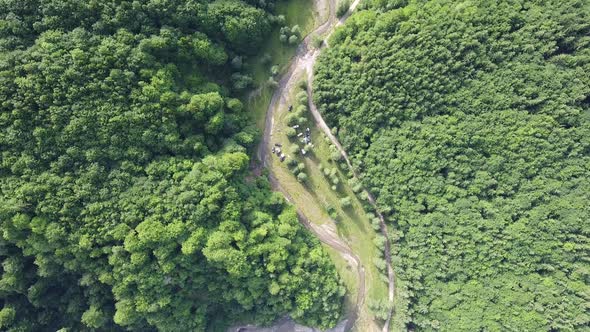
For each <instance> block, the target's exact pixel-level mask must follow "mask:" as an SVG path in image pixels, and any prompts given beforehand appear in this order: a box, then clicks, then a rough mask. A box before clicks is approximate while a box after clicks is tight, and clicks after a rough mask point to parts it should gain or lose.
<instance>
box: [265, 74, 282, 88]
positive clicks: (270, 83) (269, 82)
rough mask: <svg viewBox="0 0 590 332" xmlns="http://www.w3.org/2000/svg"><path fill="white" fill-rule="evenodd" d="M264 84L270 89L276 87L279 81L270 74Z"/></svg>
mask: <svg viewBox="0 0 590 332" xmlns="http://www.w3.org/2000/svg"><path fill="white" fill-rule="evenodd" d="M266 86H268V87H269V88H271V89H276V88H277V87H278V86H279V83H278V82H277V81H276V80H275V79H274V78H273V77H272V76H271V77H269V78H268V80H267V81H266Z"/></svg>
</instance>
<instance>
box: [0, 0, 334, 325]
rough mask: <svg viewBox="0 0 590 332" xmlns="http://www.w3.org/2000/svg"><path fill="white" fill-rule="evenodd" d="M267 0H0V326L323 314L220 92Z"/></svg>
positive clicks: (319, 288)
mask: <svg viewBox="0 0 590 332" xmlns="http://www.w3.org/2000/svg"><path fill="white" fill-rule="evenodd" d="M273 6H274V2H273V1H272V0H267V1H258V0H256V1H254V0H252V1H250V0H249V1H246V2H242V1H237V0H224V1H207V0H188V1H187V0H185V1H180V0H145V1H111V0H89V1H79V0H0V231H1V232H0V259H1V262H2V264H1V268H0V272H1V278H0V306H1V308H0V330H2V331H56V330H61V331H66V330H67V331H81V330H100V331H115V330H137V331H150V330H161V331H202V330H205V329H216V328H221V327H223V326H224V325H225V324H229V323H231V322H235V321H237V320H244V321H248V322H257V323H268V322H269V321H271V320H273V319H275V318H278V317H280V316H281V315H284V314H290V315H291V316H292V317H294V318H295V319H296V320H298V321H300V322H302V323H305V324H310V325H313V326H320V327H327V326H331V325H333V324H335V322H336V321H337V319H338V317H339V315H340V312H341V305H342V296H343V293H344V288H343V287H342V285H341V283H340V281H339V277H338V276H337V274H336V272H335V269H334V266H333V265H332V263H331V262H330V260H329V258H328V256H327V254H326V253H325V252H324V250H323V249H322V247H321V246H320V245H319V243H318V241H316V240H314V239H313V238H312V236H311V235H310V234H309V233H307V231H305V230H304V229H303V228H302V227H301V226H300V224H299V223H298V220H297V216H296V214H295V211H294V210H293V208H291V207H288V206H287V205H286V204H285V202H284V200H283V198H282V197H281V196H280V195H279V194H273V193H271V191H270V189H269V185H268V183H267V181H266V180H265V179H263V178H262V177H261V178H256V177H252V176H250V175H249V174H250V171H249V169H248V168H249V157H248V156H249V155H250V154H251V151H252V150H251V148H252V147H253V146H254V145H255V143H256V140H257V137H258V135H259V134H258V133H257V131H256V130H255V129H254V127H253V126H252V125H251V123H252V119H251V117H250V116H249V114H248V113H247V112H246V110H245V109H244V107H243V105H242V103H241V102H240V101H239V100H238V99H236V98H235V97H237V96H239V95H240V94H241V93H242V92H243V91H244V89H245V88H247V87H249V85H250V82H251V78H250V77H249V76H248V75H247V73H246V72H245V71H244V70H243V68H241V67H242V66H241V65H240V64H241V63H242V59H243V58H246V57H249V56H250V57H252V56H256V51H257V50H258V49H259V48H260V45H261V43H262V42H263V40H264V38H266V37H267V36H268V33H269V32H270V30H271V28H272V27H273V24H274V23H273V22H274V21H275V18H274V16H273V15H272V9H273Z"/></svg>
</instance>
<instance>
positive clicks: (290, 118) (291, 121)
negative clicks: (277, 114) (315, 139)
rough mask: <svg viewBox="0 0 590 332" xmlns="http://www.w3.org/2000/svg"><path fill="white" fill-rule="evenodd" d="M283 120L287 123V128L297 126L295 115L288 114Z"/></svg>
mask: <svg viewBox="0 0 590 332" xmlns="http://www.w3.org/2000/svg"><path fill="white" fill-rule="evenodd" d="M285 120H286V121H287V125H289V126H294V125H296V124H297V116H296V115H295V114H289V115H287V116H286V117H285Z"/></svg>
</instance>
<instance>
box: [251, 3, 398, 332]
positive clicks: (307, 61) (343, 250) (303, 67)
mask: <svg viewBox="0 0 590 332" xmlns="http://www.w3.org/2000/svg"><path fill="white" fill-rule="evenodd" d="M315 1H316V6H317V8H322V7H325V5H326V4H327V6H328V10H329V13H328V18H327V19H326V21H325V22H324V23H323V24H321V25H320V26H319V27H317V28H316V29H315V30H314V31H312V32H311V33H310V34H308V35H307V36H306V37H305V38H304V39H303V41H302V42H301V44H300V45H299V46H298V47H297V50H296V53H295V56H294V57H293V59H292V60H291V64H290V65H289V67H288V69H287V71H286V72H285V73H284V74H283V76H282V77H281V79H280V80H279V82H278V87H277V88H276V90H275V91H274V94H273V96H272V98H271V101H270V104H269V106H268V109H267V112H266V118H265V128H264V136H263V138H262V142H261V143H260V145H259V147H258V151H257V156H258V159H259V160H260V161H261V164H262V165H261V166H263V167H265V168H267V170H268V172H269V179H270V183H271V186H272V188H273V189H274V190H276V191H279V192H281V193H282V194H283V195H284V196H285V197H286V199H287V200H288V201H292V198H291V196H290V194H289V193H288V192H287V191H286V190H284V188H283V187H282V186H281V184H280V183H279V181H278V180H277V179H276V177H275V176H274V174H273V170H272V167H271V161H270V157H269V155H270V149H271V144H270V140H271V136H272V129H273V125H274V112H275V111H276V110H277V108H278V107H279V106H285V97H286V96H288V95H289V90H290V88H291V87H292V86H293V85H294V84H295V83H296V82H295V81H296V79H297V78H298V77H299V76H300V75H302V74H303V73H304V72H305V71H306V72H307V75H308V76H307V77H308V94H309V97H310V98H309V106H310V110H311V112H312V114H313V117H314V119H315V121H316V124H317V126H318V127H319V128H321V129H322V131H323V132H324V133H325V134H326V135H327V136H328V137H329V138H330V140H331V141H332V143H333V144H334V145H335V146H336V147H337V148H338V150H339V151H340V153H341V154H342V156H343V157H344V159H345V160H346V163H347V164H348V166H349V167H350V169H351V170H353V173H354V176H355V177H357V178H358V174H357V173H356V172H355V171H354V168H353V167H352V164H351V162H350V160H349V158H348V155H347V154H346V151H345V150H344V149H343V148H342V145H341V144H340V143H339V142H338V139H337V138H336V137H334V135H332V133H331V132H330V129H329V128H328V126H327V125H326V123H325V121H324V119H323V118H322V116H321V114H320V113H319V111H318V110H317V107H316V106H315V104H314V103H313V90H312V82H313V65H314V64H315V61H316V59H317V57H318V55H319V53H320V50H319V49H313V48H311V47H310V43H311V40H312V38H313V36H316V35H317V36H323V37H324V39H327V37H329V36H330V35H331V34H332V32H333V31H334V29H335V28H336V27H337V26H339V25H341V24H343V23H344V22H345V21H346V19H347V18H348V17H349V16H350V14H351V13H352V12H353V11H354V9H355V8H356V6H357V5H358V4H359V2H360V0H355V1H354V2H353V3H352V4H351V6H350V9H349V11H348V12H347V13H346V14H345V15H344V16H343V17H341V18H340V19H337V18H336V8H335V7H336V3H337V0H315ZM326 2H327V3H326ZM257 173H258V172H257ZM364 191H365V192H366V193H367V196H368V198H369V202H370V203H371V205H372V206H373V207H374V208H375V210H376V211H377V215H378V217H379V219H380V225H381V232H382V234H383V235H384V236H385V237H386V239H387V241H386V245H385V246H386V247H385V258H386V262H387V272H388V279H389V283H388V299H389V302H390V303H393V295H394V275H393V268H392V266H391V257H390V256H391V253H390V244H389V237H388V235H387V228H386V226H385V219H384V218H383V215H382V214H381V213H380V212H378V210H377V206H376V204H375V199H374V197H373V196H372V195H371V194H370V193H369V192H368V191H367V190H366V188H365V189H364ZM297 214H298V216H299V220H300V222H301V223H302V224H303V225H304V226H305V227H306V228H307V229H309V230H310V231H311V232H312V233H313V234H314V235H315V236H316V237H317V238H318V239H319V240H320V241H321V242H323V243H325V244H326V245H328V246H330V247H332V248H333V249H334V250H336V251H337V252H338V253H340V254H341V255H342V257H343V258H344V259H346V260H347V261H348V262H349V263H351V264H352V265H354V266H356V271H357V274H358V279H359V290H358V294H357V300H356V308H354V310H351V312H349V313H348V317H347V320H346V324H345V327H344V331H348V330H350V329H351V328H352V327H353V326H354V324H355V321H356V320H357V318H358V314H359V310H361V307H362V305H363V303H364V301H365V299H366V287H365V282H366V281H365V271H364V267H363V266H362V262H361V261H360V259H359V257H358V256H357V255H356V254H355V253H354V252H353V251H352V250H351V249H350V247H349V246H348V245H347V244H346V243H345V241H343V240H342V239H341V238H340V237H339V236H338V234H336V233H334V232H330V231H329V230H326V229H325V228H324V227H321V226H319V225H317V224H315V223H312V222H309V220H308V218H307V217H306V216H305V215H304V214H303V213H302V212H301V210H300V209H298V211H297ZM390 319H391V312H390V313H389V316H388V318H387V321H386V322H385V325H384V326H383V331H388V330H389V321H390Z"/></svg>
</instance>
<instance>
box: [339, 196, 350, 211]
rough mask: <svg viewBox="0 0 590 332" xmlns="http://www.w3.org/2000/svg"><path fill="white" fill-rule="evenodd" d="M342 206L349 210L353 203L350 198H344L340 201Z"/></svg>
mask: <svg viewBox="0 0 590 332" xmlns="http://www.w3.org/2000/svg"><path fill="white" fill-rule="evenodd" d="M340 205H341V206H342V208H343V209H346V208H349V207H351V206H352V201H351V200H350V197H344V198H341V199H340Z"/></svg>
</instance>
